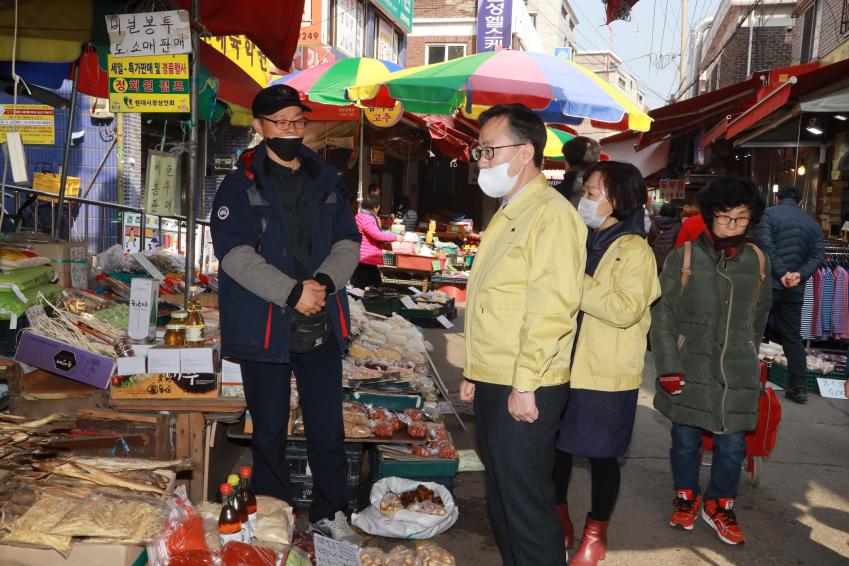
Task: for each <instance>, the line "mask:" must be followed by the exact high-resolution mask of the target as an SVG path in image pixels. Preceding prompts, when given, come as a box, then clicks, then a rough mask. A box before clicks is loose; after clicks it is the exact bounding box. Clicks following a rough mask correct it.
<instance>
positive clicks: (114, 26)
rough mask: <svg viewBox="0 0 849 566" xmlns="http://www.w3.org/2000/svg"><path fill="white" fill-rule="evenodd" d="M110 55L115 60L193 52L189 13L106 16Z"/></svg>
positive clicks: (174, 11) (170, 11)
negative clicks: (115, 58) (118, 58)
mask: <svg viewBox="0 0 849 566" xmlns="http://www.w3.org/2000/svg"><path fill="white" fill-rule="evenodd" d="M106 31H107V32H108V33H109V52H110V53H111V54H112V55H113V56H115V57H142V56H146V55H177V54H180V53H191V52H192V32H191V29H190V28H189V13H188V12H187V11H186V10H168V11H163V12H144V13H139V14H115V15H107V16H106Z"/></svg>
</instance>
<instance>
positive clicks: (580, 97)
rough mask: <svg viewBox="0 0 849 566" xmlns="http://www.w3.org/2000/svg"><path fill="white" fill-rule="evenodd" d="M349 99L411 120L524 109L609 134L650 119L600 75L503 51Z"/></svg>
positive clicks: (370, 84)
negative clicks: (395, 109)
mask: <svg viewBox="0 0 849 566" xmlns="http://www.w3.org/2000/svg"><path fill="white" fill-rule="evenodd" d="M348 98H349V99H350V100H352V101H355V102H358V103H360V104H364V105H367V106H383V107H391V106H393V105H394V103H395V101H400V102H401V103H403V105H404V108H405V109H406V110H409V111H411V112H421V113H426V114H453V113H454V112H455V111H456V110H458V109H459V110H463V111H464V113H465V114H466V115H470V116H472V117H474V116H475V114H476V113H478V112H479V111H480V110H482V109H484V108H487V107H490V106H493V105H496V104H505V103H514V102H518V103H522V104H524V105H525V106H527V107H528V108H531V109H533V110H535V111H536V112H537V113H538V114H539V115H540V116H541V117H542V118H543V120H545V121H546V122H557V123H563V124H577V123H580V122H582V121H583V120H585V119H589V120H592V121H593V122H594V123H596V124H598V125H600V126H602V127H608V128H611V129H625V130H627V129H633V130H637V131H641V132H645V131H648V129H649V128H650V126H651V118H649V116H648V114H646V113H645V112H644V111H643V110H642V108H640V107H639V106H638V105H637V104H636V103H634V102H632V101H631V100H630V99H629V98H628V97H627V96H625V94H623V93H622V92H620V91H618V90H617V89H616V88H615V87H613V86H611V85H609V84H607V83H606V82H604V81H603V80H602V79H600V78H599V77H598V76H596V74H595V73H593V72H592V71H590V70H589V69H586V68H585V67H582V66H581V65H578V64H577V63H574V62H572V61H566V60H563V59H560V58H559V57H554V56H552V55H545V54H542V53H530V52H527V51H512V50H509V49H503V50H500V51H490V52H486V53H478V54H476V55H469V56H466V57H461V58H459V59H453V60H451V61H446V62H444V63H437V64H434V65H425V66H422V67H413V68H411V69H406V70H403V71H398V72H395V73H392V74H391V75H390V76H388V77H386V78H385V79H379V80H374V81H360V82H358V83H357V84H355V85H354V86H352V87H350V88H348Z"/></svg>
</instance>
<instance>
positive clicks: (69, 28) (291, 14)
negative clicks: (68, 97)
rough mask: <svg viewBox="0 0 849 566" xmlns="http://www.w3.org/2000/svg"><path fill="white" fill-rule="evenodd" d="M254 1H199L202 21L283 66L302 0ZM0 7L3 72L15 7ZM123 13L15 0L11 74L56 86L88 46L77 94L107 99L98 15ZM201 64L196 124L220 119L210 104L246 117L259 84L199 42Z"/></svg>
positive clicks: (85, 0)
mask: <svg viewBox="0 0 849 566" xmlns="http://www.w3.org/2000/svg"><path fill="white" fill-rule="evenodd" d="M190 4H191V2H190V0H186V1H183V0H178V2H177V4H175V7H186V6H189V5H190ZM254 4H261V5H259V6H254V7H253V8H255V9H251V10H245V9H244V8H242V7H238V6H236V5H235V3H232V2H221V1H219V0H202V1H201V2H200V7H201V15H202V17H201V24H202V26H203V27H204V29H205V30H206V31H208V32H210V33H213V34H221V35H224V34H228V35H231V34H232V35H245V36H246V37H248V38H249V39H250V40H251V41H253V42H254V44H255V45H256V46H257V47H258V48H259V49H260V50H261V51H262V52H263V53H264V54H265V55H266V57H267V58H268V59H269V60H271V61H272V62H273V63H274V64H275V65H277V66H281V67H282V68H287V67H288V66H289V65H290V64H291V57H292V55H293V53H294V50H295V47H296V42H297V38H298V31H299V29H300V17H301V12H302V10H303V0H292V1H289V2H272V1H266V2H255V3H254ZM2 6H3V9H2V10H0V26H2V27H3V28H4V31H3V34H2V35H0V60H5V61H6V63H5V65H6V66H7V68H9V69H10V67H11V65H10V63H9V61H10V60H11V58H12V49H11V47H12V34H13V30H14V27H15V26H14V23H15V12H14V6H11V7H8V3H3V4H2ZM189 7H190V6H189ZM126 8H127V3H126V2H124V1H119V0H70V1H69V0H32V1H30V2H21V3H20V5H19V9H18V47H17V52H16V53H15V56H16V59H17V64H16V66H17V73H18V75H20V76H21V77H23V78H24V80H26V81H27V82H33V83H34V84H38V85H42V86H45V87H47V88H58V87H59V86H61V83H62V81H63V80H65V79H67V78H69V77H70V76H72V73H71V71H72V69H71V67H70V65H69V63H70V62H72V61H74V60H76V59H77V58H78V57H80V52H81V47H82V46H83V45H85V44H87V43H89V42H90V43H93V44H94V45H95V46H96V47H97V54H98V55H99V57H94V58H92V57H91V53H90V52H89V53H88V54H86V53H85V51H84V52H83V55H82V60H81V65H82V66H81V69H80V85H79V90H80V91H81V92H83V93H84V94H88V95H90V96H97V97H100V98H106V97H108V73H107V72H106V71H105V70H104V69H106V56H107V54H108V52H109V38H108V34H107V32H106V23H105V19H104V18H105V16H106V15H107V14H114V13H120V12H122V11H123V10H125V9H126ZM207 18H208V19H207ZM269 22H279V25H275V26H273V29H274V32H273V33H271V32H268V31H266V30H269V29H272V27H270V26H269ZM269 49H270V51H268V50H269ZM200 61H201V65H202V67H203V68H202V70H201V77H200V78H199V82H200V84H201V98H200V101H199V103H200V116H201V117H202V118H203V119H209V118H211V117H213V116H214V115H218V117H220V114H221V111H220V109H218V108H215V100H217V99H221V100H224V101H226V102H228V103H230V104H231V105H233V106H234V109H235V110H236V111H242V112H246V110H245V109H246V108H248V107H250V103H251V101H252V100H253V97H254V95H255V94H256V93H257V92H259V90H260V89H261V88H262V87H263V86H264V85H262V84H258V83H257V82H256V80H254V79H253V78H252V77H251V76H250V74H249V73H248V72H246V71H245V70H243V69H241V68H240V67H239V65H238V64H236V63H235V62H234V61H232V60H231V59H229V58H228V57H227V56H225V55H223V54H222V53H220V52H218V51H217V50H215V49H214V48H212V47H211V46H210V45H209V44H207V43H205V42H201V44H200ZM9 75H11V73H9ZM212 77H214V78H215V79H217V81H214V80H212Z"/></svg>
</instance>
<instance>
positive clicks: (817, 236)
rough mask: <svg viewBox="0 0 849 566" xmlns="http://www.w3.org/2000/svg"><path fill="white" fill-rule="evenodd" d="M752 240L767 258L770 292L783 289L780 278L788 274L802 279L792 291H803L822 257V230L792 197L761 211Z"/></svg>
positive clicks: (823, 253) (823, 254)
mask: <svg viewBox="0 0 849 566" xmlns="http://www.w3.org/2000/svg"><path fill="white" fill-rule="evenodd" d="M755 239H756V241H757V243H758V246H760V247H761V249H763V250H764V251H765V252H766V253H767V255H769V261H770V264H771V266H772V287H773V289H784V286H783V285H782V284H781V281H780V279H781V277H782V276H783V275H784V274H785V273H788V272H789V273H799V275H801V276H802V283H801V284H800V285H798V286H796V287H794V288H793V289H794V290H796V291H798V292H800V293H802V292H804V290H805V285H804V283H805V281H807V280H808V279H809V278H810V277H811V276H812V275H813V274H814V272H815V271H816V270H817V269H819V267H820V265H822V262H823V259H824V257H825V252H824V248H823V238H822V229H821V228H820V226H819V224H817V222H816V220H814V219H813V218H812V217H811V216H810V215H809V214H807V213H806V212H804V211H803V210H802V209H801V208H799V206H798V204H797V202H796V200H795V199H792V198H786V199H784V200H782V201H781V202H779V203H778V204H777V205H775V206H772V207H770V208H768V209H767V210H766V212H764V216H763V219H761V221H760V224H758V227H757V230H756V233H755Z"/></svg>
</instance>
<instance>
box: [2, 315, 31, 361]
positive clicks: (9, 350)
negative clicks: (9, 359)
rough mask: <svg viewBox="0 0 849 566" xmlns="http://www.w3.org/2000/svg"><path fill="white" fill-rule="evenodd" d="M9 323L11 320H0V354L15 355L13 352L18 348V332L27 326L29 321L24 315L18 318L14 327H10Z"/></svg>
mask: <svg viewBox="0 0 849 566" xmlns="http://www.w3.org/2000/svg"><path fill="white" fill-rule="evenodd" d="M10 323H11V321H9V320H0V354H2V355H4V356H14V355H15V352H16V351H17V350H18V340H19V338H20V332H21V330H23V329H24V328H26V327H28V326H29V321H28V320H27V317H26V315H23V316H21V317H19V318H18V324H17V327H16V328H14V329H10V328H9V325H10Z"/></svg>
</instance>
